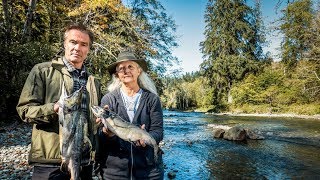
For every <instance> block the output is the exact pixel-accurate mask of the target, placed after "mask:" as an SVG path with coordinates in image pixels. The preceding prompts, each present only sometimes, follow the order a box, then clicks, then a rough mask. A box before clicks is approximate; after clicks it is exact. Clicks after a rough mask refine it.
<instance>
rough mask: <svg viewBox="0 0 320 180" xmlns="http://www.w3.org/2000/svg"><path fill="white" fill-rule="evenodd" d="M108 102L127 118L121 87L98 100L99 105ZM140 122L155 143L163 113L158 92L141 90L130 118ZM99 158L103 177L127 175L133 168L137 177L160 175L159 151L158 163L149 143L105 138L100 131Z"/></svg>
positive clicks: (161, 175) (134, 122)
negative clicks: (143, 143) (132, 115)
mask: <svg viewBox="0 0 320 180" xmlns="http://www.w3.org/2000/svg"><path fill="white" fill-rule="evenodd" d="M105 105H108V106H109V108H110V110H111V111H114V112H116V113H117V114H119V116H121V117H122V118H123V119H124V120H126V121H128V122H130V120H129V117H128V114H127V111H126V108H125V106H124V103H123V100H122V97H121V94H120V89H117V90H115V91H113V92H110V93H108V94H106V95H105V96H104V97H103V98H102V100H101V106H102V107H103V106H105ZM132 123H133V124H135V125H137V126H141V125H143V124H145V130H146V131H148V132H149V134H150V135H151V136H153V138H154V139H155V140H156V142H157V144H159V142H160V141H161V140H162V139H163V113H162V107H161V103H160V99H159V97H158V96H157V95H155V94H153V93H151V92H149V91H147V90H143V92H142V94H141V98H140V103H139V106H138V109H137V112H136V113H135V116H134V118H133V121H132ZM102 134H103V133H101V138H100V140H101V141H103V142H104V143H103V142H101V143H100V145H101V149H100V150H101V152H100V153H101V155H100V154H99V155H100V157H101V160H100V164H101V165H102V170H103V174H104V175H103V177H104V178H105V179H122V178H123V179H128V178H129V177H130V174H131V173H130V171H131V168H132V174H133V178H136V179H152V178H155V179H163V167H162V166H163V164H162V155H161V153H158V156H159V159H158V160H157V163H155V161H154V156H153V148H152V147H150V146H146V147H137V146H133V145H132V144H131V143H129V142H126V141H123V140H122V139H120V138H118V137H117V136H113V137H112V138H107V137H106V136H104V135H102ZM131 146H132V155H133V167H132V165H131V164H132V161H131V156H130V155H131Z"/></svg>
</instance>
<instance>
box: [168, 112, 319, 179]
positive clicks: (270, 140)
mask: <svg viewBox="0 0 320 180" xmlns="http://www.w3.org/2000/svg"><path fill="white" fill-rule="evenodd" d="M209 124H210V125H211V126H212V125H213V126H214V125H224V126H230V127H232V126H235V125H241V126H242V127H244V128H245V129H250V130H253V131H254V132H256V133H257V134H259V135H262V136H263V137H264V138H265V139H264V140H247V141H246V142H233V141H227V140H224V139H217V138H214V137H213V133H212V132H213V128H212V127H210V126H208V125H209ZM164 133H165V137H164V145H163V147H162V149H163V151H164V155H163V159H164V164H165V179H169V177H168V175H167V174H168V173H169V172H170V174H172V173H173V174H175V178H174V179H183V180H186V179H320V120H314V119H297V118H268V117H230V116H215V115H206V114H203V113H183V112H174V111H165V112H164Z"/></svg>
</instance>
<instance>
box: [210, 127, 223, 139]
mask: <svg viewBox="0 0 320 180" xmlns="http://www.w3.org/2000/svg"><path fill="white" fill-rule="evenodd" d="M224 133H225V130H224V129H217V130H215V131H214V132H213V136H214V137H215V138H223V135H224Z"/></svg>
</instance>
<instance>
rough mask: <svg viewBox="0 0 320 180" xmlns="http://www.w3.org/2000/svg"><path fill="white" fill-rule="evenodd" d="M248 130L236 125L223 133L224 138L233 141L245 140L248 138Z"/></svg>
mask: <svg viewBox="0 0 320 180" xmlns="http://www.w3.org/2000/svg"><path fill="white" fill-rule="evenodd" d="M246 137H247V132H246V130H245V129H244V128H242V127H239V126H235V127H232V128H230V129H229V130H228V131H226V132H225V133H224V135H223V139H227V140H233V141H244V140H246Z"/></svg>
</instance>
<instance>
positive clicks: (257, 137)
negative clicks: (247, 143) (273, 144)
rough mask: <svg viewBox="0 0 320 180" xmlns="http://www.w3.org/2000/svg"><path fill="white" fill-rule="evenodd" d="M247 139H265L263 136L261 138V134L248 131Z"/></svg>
mask: <svg viewBox="0 0 320 180" xmlns="http://www.w3.org/2000/svg"><path fill="white" fill-rule="evenodd" d="M246 131H247V138H248V139H255V140H262V139H264V137H263V136H260V135H259V134H257V133H255V132H254V131H252V130H250V129H247V130H246Z"/></svg>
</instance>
